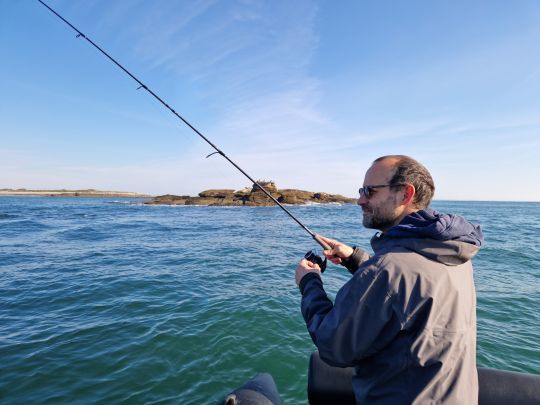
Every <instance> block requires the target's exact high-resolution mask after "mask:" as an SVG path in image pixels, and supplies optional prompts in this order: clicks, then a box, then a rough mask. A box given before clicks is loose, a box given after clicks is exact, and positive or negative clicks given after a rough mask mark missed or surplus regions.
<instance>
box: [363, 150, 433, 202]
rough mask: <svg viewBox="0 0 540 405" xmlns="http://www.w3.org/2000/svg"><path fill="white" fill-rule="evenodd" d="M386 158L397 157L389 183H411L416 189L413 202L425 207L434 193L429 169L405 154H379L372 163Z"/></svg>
mask: <svg viewBox="0 0 540 405" xmlns="http://www.w3.org/2000/svg"><path fill="white" fill-rule="evenodd" d="M386 159H397V161H396V163H395V165H394V167H395V169H396V171H395V173H394V175H393V176H392V178H391V179H390V185H391V186H393V185H398V184H403V183H409V184H412V185H413V186H414V188H415V190H416V194H415V195H414V200H413V204H414V205H415V206H416V207H417V208H419V209H424V208H427V207H428V206H429V204H430V203H431V200H432V198H433V194H434V193H435V183H434V182H433V178H432V177H431V174H430V173H429V171H428V170H427V169H426V168H425V167H424V166H423V165H422V164H421V163H420V162H418V161H416V160H414V159H413V158H411V157H409V156H405V155H387V156H381V157H380V158H378V159H376V160H375V161H374V162H373V163H375V162H380V161H382V160H386Z"/></svg>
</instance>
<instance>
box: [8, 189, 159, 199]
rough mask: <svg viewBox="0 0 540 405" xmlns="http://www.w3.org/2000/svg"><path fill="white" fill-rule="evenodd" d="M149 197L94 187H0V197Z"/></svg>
mask: <svg viewBox="0 0 540 405" xmlns="http://www.w3.org/2000/svg"><path fill="white" fill-rule="evenodd" d="M1 196H5V197H26V196H28V197H119V198H123V197H125V198H133V197H151V196H150V195H147V194H139V193H134V192H130V191H101V190H94V189H85V190H66V189H61V190H28V189H26V188H18V189H12V188H3V189H0V197H1Z"/></svg>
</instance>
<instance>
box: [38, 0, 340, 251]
mask: <svg viewBox="0 0 540 405" xmlns="http://www.w3.org/2000/svg"><path fill="white" fill-rule="evenodd" d="M37 1H39V2H40V3H41V4H42V5H43V6H45V7H46V8H47V9H48V10H49V11H50V12H51V13H53V14H54V15H56V16H57V17H58V18H59V19H61V20H62V21H63V22H64V23H66V24H67V25H69V26H70V27H71V28H72V29H73V30H74V31H75V32H77V36H76V38H80V37H82V38H84V39H86V41H88V43H90V45H92V46H93V47H94V48H96V49H97V50H98V51H100V52H101V53H102V54H103V55H105V56H106V57H107V58H108V59H109V60H110V61H111V62H113V63H114V64H115V65H116V66H118V67H119V68H120V69H122V70H123V71H124V73H126V74H127V75H128V76H129V77H131V78H132V79H133V80H135V81H136V82H137V83H138V84H139V87H138V88H137V90H139V89H144V90H146V91H147V92H148V93H149V94H150V95H151V96H152V97H154V98H155V99H156V100H157V101H159V102H160V103H161V104H162V105H163V106H164V107H165V108H167V110H169V111H170V112H171V113H173V114H174V115H175V116H176V117H177V118H179V119H180V120H181V121H182V122H183V123H184V124H186V125H187V126H188V127H189V128H191V129H192V130H193V131H194V132H195V133H196V134H197V135H199V136H200V137H201V138H202V139H203V140H205V141H206V143H208V144H209V145H210V146H211V147H212V148H213V149H214V150H215V152H213V153H211V154H209V155H208V156H207V157H210V156H212V155H214V154H220V155H221V156H223V157H224V158H225V159H226V160H227V161H228V162H229V163H230V164H232V165H233V166H234V167H235V168H236V169H238V170H239V171H240V173H242V174H243V175H244V176H246V177H247V178H248V179H249V180H250V181H251V182H252V183H253V184H254V185H256V186H257V187H258V188H259V189H260V190H261V191H262V192H263V193H264V194H266V196H267V197H269V198H270V199H271V200H272V201H273V202H274V203H276V204H277V205H278V206H279V207H280V208H281V209H282V210H283V211H285V212H286V213H287V215H289V216H290V217H291V218H292V219H293V220H294V221H296V223H297V224H298V225H300V226H301V227H302V228H303V229H304V230H305V231H306V232H307V233H309V234H310V235H311V237H312V238H313V239H315V241H316V242H317V243H318V244H319V245H321V246H322V247H323V249H325V250H329V249H331V247H330V246H329V245H328V244H327V243H326V242H324V241H323V240H322V239H321V238H320V237H319V236H318V235H317V234H316V233H314V232H313V231H311V230H310V229H309V228H308V227H307V226H305V225H304V224H303V223H302V222H300V221H299V220H298V218H296V217H295V216H294V215H293V214H291V212H290V211H289V210H288V209H287V208H285V207H284V206H283V205H282V204H281V203H280V202H279V201H278V200H277V199H276V198H274V196H272V194H270V193H269V192H268V191H267V190H266V189H265V188H264V187H263V186H261V185H260V184H259V183H258V182H256V181H255V180H254V179H253V178H252V177H251V176H250V175H249V174H247V173H246V172H245V171H244V170H242V168H241V167H240V166H238V165H237V164H236V163H235V162H233V161H232V160H231V159H230V158H229V157H228V156H227V155H226V154H225V153H224V152H223V151H222V150H220V149H219V148H218V147H217V146H216V145H214V144H213V143H212V142H211V141H210V140H209V139H208V138H207V137H205V136H204V135H203V134H202V133H201V132H200V131H199V130H197V128H195V127H194V126H193V125H191V124H190V123H189V122H188V121H187V120H186V119H185V118H184V117H182V116H181V115H180V114H178V113H177V112H176V111H175V110H174V109H173V108H172V107H170V106H169V104H167V103H166V102H165V101H164V100H163V99H162V98H161V97H159V96H158V95H157V94H156V93H154V91H152V90H151V89H150V88H149V87H148V86H146V85H145V84H144V83H143V82H142V81H140V80H139V79H138V78H137V77H135V76H134V75H133V74H132V73H131V72H130V71H129V70H127V69H126V68H125V67H124V66H122V65H121V64H120V63H119V62H118V61H116V59H114V58H113V57H112V56H111V55H109V54H108V53H107V52H105V51H104V50H103V49H102V48H101V47H99V46H98V45H97V44H96V43H95V42H94V41H92V40H91V39H90V38H88V37H87V36H86V35H84V34H83V33H82V32H81V31H80V30H79V29H78V28H76V27H75V26H74V25H73V24H71V23H70V22H69V21H67V20H66V19H65V18H64V17H62V16H61V15H60V14H58V13H57V12H56V11H55V10H53V9H52V8H51V7H49V6H48V5H47V4H45V3H44V2H43V1H42V0H37Z"/></svg>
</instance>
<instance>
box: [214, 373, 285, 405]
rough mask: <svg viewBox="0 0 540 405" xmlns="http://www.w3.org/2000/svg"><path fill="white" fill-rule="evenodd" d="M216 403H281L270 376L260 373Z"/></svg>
mask: <svg viewBox="0 0 540 405" xmlns="http://www.w3.org/2000/svg"><path fill="white" fill-rule="evenodd" d="M218 405H281V398H280V397H279V393H278V390H277V387H276V383H275V382H274V379H273V378H272V376H271V375H270V374H268V373H261V374H257V375H256V376H255V377H253V378H252V379H251V380H249V381H248V382H246V383H245V384H244V385H242V386H241V387H240V388H237V389H235V390H234V391H233V392H231V393H230V394H229V395H227V396H226V397H225V398H224V399H223V400H222V401H220V402H218Z"/></svg>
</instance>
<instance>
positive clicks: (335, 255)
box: [318, 235, 354, 264]
mask: <svg viewBox="0 0 540 405" xmlns="http://www.w3.org/2000/svg"><path fill="white" fill-rule="evenodd" d="M318 237H319V238H321V239H322V240H323V241H324V242H326V243H327V244H328V246H330V247H331V248H332V249H330V250H324V251H323V254H324V255H325V256H326V257H327V258H328V260H330V261H331V262H332V263H334V264H341V262H342V259H347V258H348V257H350V256H351V255H352V254H353V252H354V250H353V248H352V247H350V246H347V245H345V244H343V243H341V242H338V241H337V240H333V239H328V238H325V237H324V236H321V235H318Z"/></svg>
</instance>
